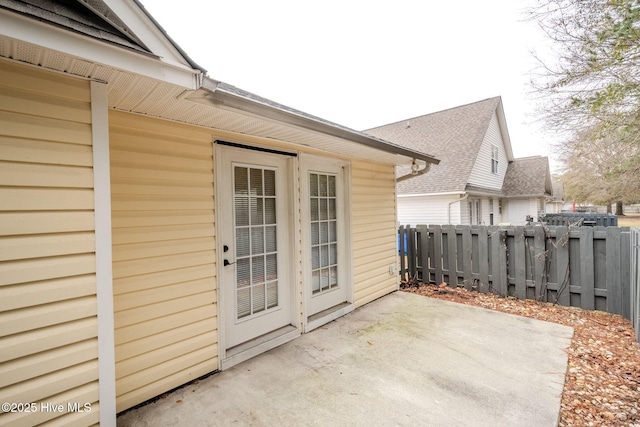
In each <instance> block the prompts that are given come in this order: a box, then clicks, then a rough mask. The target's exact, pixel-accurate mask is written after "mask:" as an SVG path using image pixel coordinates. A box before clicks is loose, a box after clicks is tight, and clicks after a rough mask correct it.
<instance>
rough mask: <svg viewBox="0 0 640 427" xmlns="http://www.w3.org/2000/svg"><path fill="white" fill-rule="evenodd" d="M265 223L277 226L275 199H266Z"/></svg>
mask: <svg viewBox="0 0 640 427" xmlns="http://www.w3.org/2000/svg"><path fill="white" fill-rule="evenodd" d="M264 223H265V224H275V223H276V199H275V197H268V198H265V199H264Z"/></svg>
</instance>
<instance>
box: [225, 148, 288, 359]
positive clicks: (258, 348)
mask: <svg viewBox="0 0 640 427" xmlns="http://www.w3.org/2000/svg"><path fill="white" fill-rule="evenodd" d="M265 151H267V152H262V153H259V155H260V156H278V155H281V156H283V157H284V160H285V162H286V163H287V167H286V171H285V173H284V176H281V177H280V179H284V180H285V185H286V189H287V191H286V197H288V200H287V201H286V204H287V209H286V210H287V212H286V216H287V224H288V233H286V234H287V241H286V245H287V246H288V252H289V253H290V254H291V256H292V260H291V262H290V263H288V264H287V265H279V266H278V269H279V271H281V269H286V276H287V278H288V280H289V285H288V287H289V289H288V290H287V292H286V295H287V297H288V298H290V301H289V312H290V313H289V326H285V327H283V328H280V329H278V330H275V331H271V332H269V333H267V334H265V335H263V336H259V337H256V338H255V339H253V340H250V341H249V342H247V343H245V344H241V345H238V346H237V348H234V349H233V351H228V350H229V349H227V345H226V342H227V337H226V326H227V324H226V322H229V321H235V320H233V319H228V318H227V314H226V313H225V311H226V310H225V308H226V307H227V304H232V305H233V306H234V307H235V298H234V297H233V296H232V295H229V293H228V292H226V289H225V286H223V283H222V277H223V274H224V273H223V271H222V269H223V268H228V266H227V267H225V266H224V260H225V259H229V257H232V258H233V260H230V259H229V261H230V262H234V261H235V253H234V250H235V249H231V248H232V247H234V246H235V242H233V246H231V245H229V242H224V241H223V240H224V237H223V236H224V235H225V234H227V235H228V232H227V230H224V227H225V224H224V222H223V221H222V220H221V218H223V216H225V215H231V216H233V212H231V211H230V209H231V208H230V206H232V203H231V200H230V197H229V194H230V193H229V192H228V191H224V189H223V188H222V185H223V184H222V183H223V182H225V177H224V176H222V175H223V174H224V171H225V167H224V166H225V165H224V163H225V162H227V161H229V159H228V156H227V154H228V155H229V156H232V155H233V154H239V155H240V156H241V157H242V158H249V159H250V160H249V161H246V163H254V164H256V165H261V163H260V162H259V161H251V157H254V158H255V157H256V156H253V155H252V154H254V153H256V151H253V150H251V149H250V148H237V147H230V146H226V145H222V144H214V165H215V174H214V176H215V180H216V182H215V186H216V191H215V197H216V229H217V233H216V235H217V237H216V241H217V243H216V245H217V257H216V258H217V271H218V274H217V276H218V283H217V290H218V356H219V358H220V368H221V369H227V368H229V367H231V366H233V365H235V364H237V363H240V362H242V361H245V360H247V359H250V358H252V357H254V356H257V355H258V354H260V353H263V352H265V351H268V350H269V349H271V348H274V347H276V346H278V345H281V344H283V343H285V342H287V341H289V340H291V339H294V338H296V337H298V336H300V327H299V325H300V319H299V317H300V316H299V313H298V311H299V310H297V307H299V306H300V301H299V297H298V296H299V294H300V292H299V288H298V285H297V284H298V275H297V272H296V267H297V265H298V262H297V261H296V260H294V259H293V258H295V254H296V252H297V251H296V250H295V248H296V244H295V243H296V239H297V238H298V241H299V237H298V234H299V233H298V232H297V231H296V230H297V229H298V227H297V226H296V225H297V224H298V217H297V215H296V211H297V206H296V202H297V197H295V196H296V194H297V188H295V186H294V183H295V182H297V176H296V175H297V174H296V168H295V166H296V161H295V157H294V156H289V157H285V156H284V155H283V154H275V152H273V151H272V150H265ZM269 151H271V152H269ZM227 218H228V217H227ZM227 222H228V221H227ZM225 244H227V245H228V246H229V247H230V250H229V252H227V253H225V252H224V246H225ZM278 250H280V248H279V249H278ZM282 271H284V270H282Z"/></svg>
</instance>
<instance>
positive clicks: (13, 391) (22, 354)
mask: <svg viewBox="0 0 640 427" xmlns="http://www.w3.org/2000/svg"><path fill="white" fill-rule="evenodd" d="M90 99H91V93H90V85H89V82H87V81H84V80H80V79H73V78H69V77H66V76H62V75H59V74H53V73H48V72H43V71H41V70H38V69H35V68H27V67H24V66H21V65H17V64H14V63H10V62H8V61H0V401H1V402H15V403H28V402H34V403H36V407H37V408H38V411H37V412H35V413H25V412H23V413H0V426H11V425H19V426H23V425H36V424H40V423H43V422H47V421H52V422H55V423H58V422H59V423H63V424H67V425H71V424H75V425H91V424H95V423H97V422H98V420H99V405H98V343H97V332H98V329H97V317H96V312H97V305H96V304H97V303H96V278H95V268H96V267H95V264H96V263H95V235H94V213H93V209H94V195H93V168H92V164H93V160H92V156H93V154H92V142H91V140H92V134H91V103H90ZM43 402H46V403H51V404H56V405H58V404H62V405H63V406H64V411H63V413H57V412H47V411H41V410H40V404H41V403H43ZM74 402H78V403H80V404H81V405H82V404H84V403H90V404H91V409H92V410H91V412H89V413H67V403H74Z"/></svg>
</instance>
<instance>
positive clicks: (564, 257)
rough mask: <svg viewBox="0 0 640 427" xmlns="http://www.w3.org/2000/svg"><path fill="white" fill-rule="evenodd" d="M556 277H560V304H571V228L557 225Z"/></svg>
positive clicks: (557, 297)
mask: <svg viewBox="0 0 640 427" xmlns="http://www.w3.org/2000/svg"><path fill="white" fill-rule="evenodd" d="M555 253H556V277H557V278H558V294H557V296H556V299H557V302H558V304H560V305H564V306H570V305H571V290H570V288H569V283H570V281H571V277H570V275H571V271H570V270H569V228H568V227H566V226H558V227H556V248H555Z"/></svg>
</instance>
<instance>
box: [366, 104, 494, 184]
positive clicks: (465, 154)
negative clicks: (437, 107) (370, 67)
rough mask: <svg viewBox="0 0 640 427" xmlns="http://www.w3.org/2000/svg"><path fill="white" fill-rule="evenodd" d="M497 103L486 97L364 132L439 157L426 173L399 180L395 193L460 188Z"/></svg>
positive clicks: (466, 178) (467, 176)
mask: <svg viewBox="0 0 640 427" xmlns="http://www.w3.org/2000/svg"><path fill="white" fill-rule="evenodd" d="M499 103H500V97H495V98H489V99H485V100H483V101H478V102H474V103H472V104H467V105H462V106H459V107H455V108H451V109H448V110H444V111H439V112H436V113H432V114H427V115H424V116H420V117H415V118H412V119H408V120H402V121H400V122H396V123H391V124H388V125H384V126H380V127H376V128H373V129H368V130H366V131H365V132H366V133H368V134H371V135H373V136H376V137H379V138H382V139H385V140H387V141H390V142H392V143H395V144H398V145H402V146H405V147H407V148H412V149H414V150H418V151H422V152H424V153H429V154H431V155H432V156H435V157H437V158H438V159H440V164H439V165H432V166H431V170H430V171H429V173H426V174H424V175H420V176H417V177H415V178H412V179H410V180H407V181H403V182H399V183H398V194H425V193H440V192H452V191H461V192H462V191H465V188H466V185H467V182H468V179H469V175H470V174H471V170H472V169H473V165H474V163H475V161H476V158H477V156H478V152H479V150H480V145H481V144H482V141H483V139H484V136H485V134H486V133H487V129H488V127H489V123H490V121H491V118H492V116H493V114H494V112H495V111H496V109H497V107H498V105H499ZM405 173H407V171H401V172H400V174H405Z"/></svg>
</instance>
